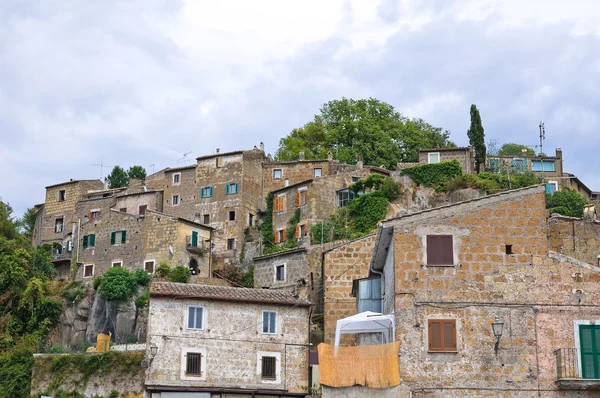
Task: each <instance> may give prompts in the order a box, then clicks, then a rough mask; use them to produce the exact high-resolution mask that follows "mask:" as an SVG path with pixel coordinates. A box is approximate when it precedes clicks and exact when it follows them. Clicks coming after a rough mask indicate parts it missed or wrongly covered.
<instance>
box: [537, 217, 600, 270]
mask: <svg viewBox="0 0 600 398" xmlns="http://www.w3.org/2000/svg"><path fill="white" fill-rule="evenodd" d="M548 228H549V237H548V243H549V248H550V250H553V251H555V252H559V253H562V254H566V255H569V256H571V257H574V258H576V259H578V260H580V261H583V262H586V263H588V264H592V265H598V266H600V223H599V222H597V221H592V220H589V219H576V218H572V217H563V216H553V217H550V218H549V219H548Z"/></svg>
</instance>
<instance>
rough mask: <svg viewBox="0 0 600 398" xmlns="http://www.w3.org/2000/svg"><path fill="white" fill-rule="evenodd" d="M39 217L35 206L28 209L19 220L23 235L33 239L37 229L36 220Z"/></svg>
mask: <svg viewBox="0 0 600 398" xmlns="http://www.w3.org/2000/svg"><path fill="white" fill-rule="evenodd" d="M36 218H37V210H36V209H34V208H33V207H30V208H29V209H27V211H26V212H25V214H23V217H22V218H21V219H20V220H19V225H20V226H21V229H22V231H23V235H24V236H25V237H26V238H27V239H31V237H32V236H33V230H34V229H35V220H36Z"/></svg>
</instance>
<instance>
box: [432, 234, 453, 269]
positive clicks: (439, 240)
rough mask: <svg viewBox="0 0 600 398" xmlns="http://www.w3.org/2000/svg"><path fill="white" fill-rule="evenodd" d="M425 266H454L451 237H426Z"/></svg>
mask: <svg viewBox="0 0 600 398" xmlns="http://www.w3.org/2000/svg"><path fill="white" fill-rule="evenodd" d="M427 265H438V266H453V265H454V252H453V248H452V235H427Z"/></svg>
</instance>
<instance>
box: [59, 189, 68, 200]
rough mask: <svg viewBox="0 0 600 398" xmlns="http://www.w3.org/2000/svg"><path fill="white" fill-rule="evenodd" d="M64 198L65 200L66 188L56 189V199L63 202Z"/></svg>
mask: <svg viewBox="0 0 600 398" xmlns="http://www.w3.org/2000/svg"><path fill="white" fill-rule="evenodd" d="M65 200H67V190H66V189H60V190H59V191H58V200H57V202H64V201H65Z"/></svg>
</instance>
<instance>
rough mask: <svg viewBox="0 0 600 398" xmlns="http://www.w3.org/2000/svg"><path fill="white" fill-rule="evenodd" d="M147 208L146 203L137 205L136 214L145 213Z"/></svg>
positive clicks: (141, 214)
mask: <svg viewBox="0 0 600 398" xmlns="http://www.w3.org/2000/svg"><path fill="white" fill-rule="evenodd" d="M147 209H148V205H139V206H138V214H139V215H140V216H143V215H144V214H146V210H147Z"/></svg>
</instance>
